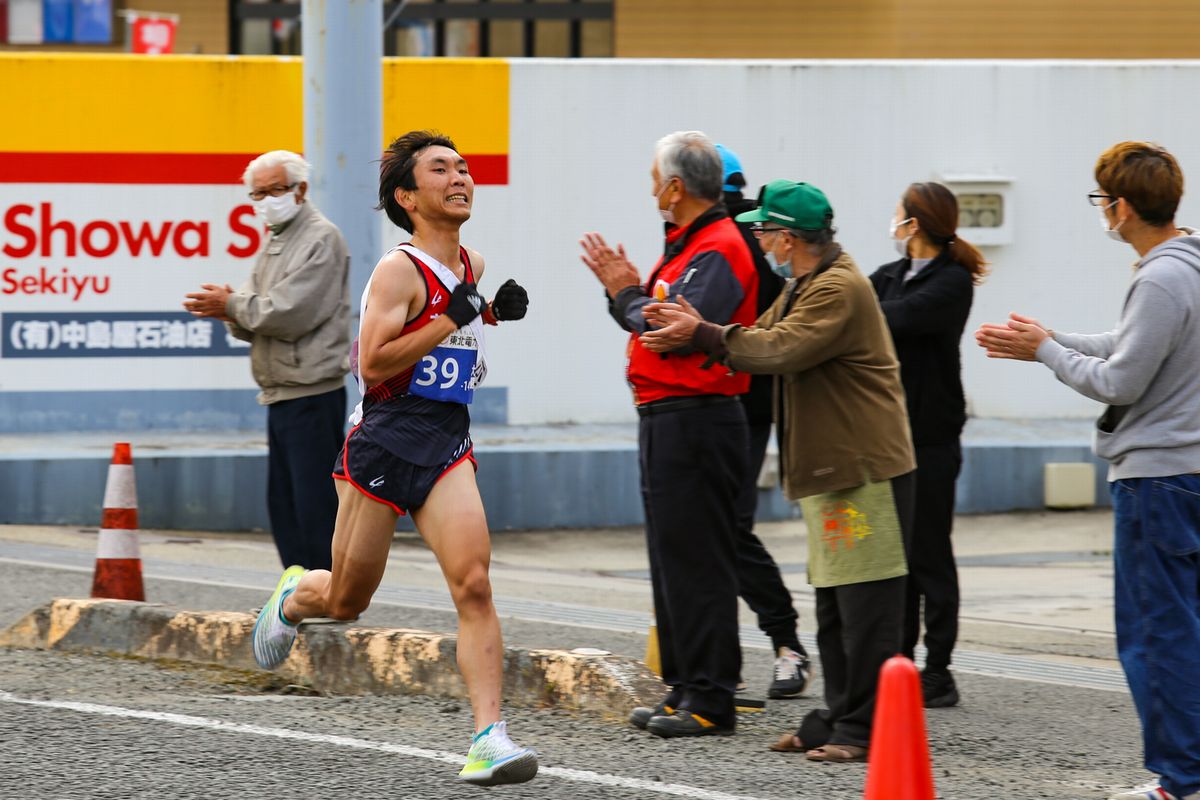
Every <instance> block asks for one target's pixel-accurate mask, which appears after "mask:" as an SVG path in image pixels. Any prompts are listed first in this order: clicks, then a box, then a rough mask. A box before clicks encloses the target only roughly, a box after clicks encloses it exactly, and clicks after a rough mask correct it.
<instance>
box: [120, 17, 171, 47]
mask: <svg viewBox="0 0 1200 800" xmlns="http://www.w3.org/2000/svg"><path fill="white" fill-rule="evenodd" d="M129 36H130V40H129V41H130V47H129V49H130V51H131V52H134V53H145V54H147V55H159V54H160V53H170V52H171V51H172V50H173V49H174V48H175V20H173V19H165V18H157V19H156V18H153V17H131V18H130V20H129Z"/></svg>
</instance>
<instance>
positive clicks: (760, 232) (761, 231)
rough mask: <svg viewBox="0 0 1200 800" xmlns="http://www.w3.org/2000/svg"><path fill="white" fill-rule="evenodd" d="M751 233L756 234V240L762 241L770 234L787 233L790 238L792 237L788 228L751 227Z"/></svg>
mask: <svg viewBox="0 0 1200 800" xmlns="http://www.w3.org/2000/svg"><path fill="white" fill-rule="evenodd" d="M750 232H751V233H753V234H754V238H755V239H761V238H762V237H764V236H766V235H767V234H768V233H786V234H787V235H788V236H791V235H792V232H791V231H789V230H788V229H787V228H764V227H763V226H762V225H751V226H750Z"/></svg>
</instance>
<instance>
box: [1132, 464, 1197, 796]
mask: <svg viewBox="0 0 1200 800" xmlns="http://www.w3.org/2000/svg"><path fill="white" fill-rule="evenodd" d="M1110 488H1111V492H1112V498H1113V515H1114V528H1115V542H1114V548H1113V561H1114V567H1115V569H1114V577H1115V580H1116V591H1115V597H1114V601H1115V606H1116V623H1117V653H1118V655H1119V656H1120V658H1121V666H1122V667H1124V669H1125V677H1126V679H1127V680H1128V681H1129V689H1130V692H1131V693H1132V694H1133V702H1134V706H1135V707H1136V708H1137V713H1138V718H1139V720H1140V721H1141V723H1142V739H1143V747H1144V748H1145V764H1146V769H1148V770H1150V771H1151V772H1154V773H1156V774H1158V775H1160V776H1161V779H1160V783H1161V785H1162V787H1163V789H1165V790H1166V791H1168V792H1170V793H1171V794H1172V795H1174V796H1175V797H1190V796H1191V795H1192V794H1193V793H1194V792H1200V683H1198V682H1197V681H1196V665H1197V664H1200V474H1187V475H1174V476H1169V477H1161V478H1125V479H1122V480H1118V481H1114V482H1113V483H1111V484H1110Z"/></svg>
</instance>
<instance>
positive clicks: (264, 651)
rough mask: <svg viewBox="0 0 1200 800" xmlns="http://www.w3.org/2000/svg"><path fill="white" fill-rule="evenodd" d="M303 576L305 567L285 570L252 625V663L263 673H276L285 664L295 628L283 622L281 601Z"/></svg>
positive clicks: (293, 639) (294, 634) (294, 636)
mask: <svg viewBox="0 0 1200 800" xmlns="http://www.w3.org/2000/svg"><path fill="white" fill-rule="evenodd" d="M305 572H307V570H306V569H304V567H288V568H287V569H286V570H284V571H283V576H282V577H280V579H279V583H278V584H277V585H276V586H275V591H274V592H273V593H272V594H271V598H270V599H269V600H267V603H266V605H264V606H263V607H262V611H260V612H258V619H257V620H255V621H254V633H253V634H252V636H253V639H254V660H255V662H256V663H257V664H258V665H259V666H260V667H262V668H263V669H275V668H276V667H278V666H279V665H280V664H282V663H283V662H284V661H286V660H287V657H288V653H290V652H291V650H292V643H293V642H295V641H296V626H295V625H293V624H292V623H290V622H288V621H287V620H285V619H284V618H283V601H284V600H286V599H287V596H288V595H289V594H291V593H292V592H294V591H295V590H296V584H298V583H299V582H300V578H302V577H303V576H304V573H305Z"/></svg>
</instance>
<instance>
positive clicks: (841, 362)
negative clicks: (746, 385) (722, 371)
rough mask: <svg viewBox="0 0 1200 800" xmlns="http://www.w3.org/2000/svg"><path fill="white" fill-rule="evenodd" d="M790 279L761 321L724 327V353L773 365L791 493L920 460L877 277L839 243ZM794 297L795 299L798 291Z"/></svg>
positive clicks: (888, 472)
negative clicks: (807, 271)
mask: <svg viewBox="0 0 1200 800" xmlns="http://www.w3.org/2000/svg"><path fill="white" fill-rule="evenodd" d="M796 287H797V281H796V280H794V279H793V280H791V281H789V282H788V283H787V285H786V286H784V288H783V291H782V292H781V293H780V295H779V298H778V299H777V300H776V301H775V303H774V304H773V305H772V306H771V307H770V308H768V309H767V310H766V311H765V312H763V315H762V316H761V317H759V318H758V322H757V323H755V327H753V328H743V327H740V326H736V325H733V326H729V327H727V328H726V329H725V340H724V341H725V346H726V347H727V348H728V351H729V352H728V356H727V357H726V359H725V361H726V363H728V364H729V366H731V367H733V368H734V369H737V370H741V371H744V372H750V373H771V374H774V375H776V376H777V377H776V379H775V423H776V425H778V426H779V429H780V431H781V433H780V442H781V450H782V451H781V453H780V473H781V474H782V476H783V491H784V494H785V495H787V497H788V498H789V499H792V500H796V499H799V498H801V497H808V496H810V495H814V494H819V493H821V492H832V491H837V490H839V489H848V488H851V487H854V486H859V485H861V484H863V483H865V482H867V481H882V480H887V479H890V478H894V477H896V476H898V475H903V474H904V473H906V472H910V471H912V470H913V469H915V467H916V463H915V461H914V459H913V446H912V437H911V434H910V433H909V426H908V412H907V410H906V409H905V406H904V389H903V387H902V386H901V384H900V365H899V362H898V361H897V360H896V351H895V348H894V347H893V346H892V337H891V334H890V333H889V332H888V327H887V322H886V321H885V320H884V317H883V313H882V312H881V311H880V310H879V301H878V300H876V298H875V290H874V289H872V288H871V284H870V282H869V281H868V280H867V279H866V278H865V277H864V276H863V274H862V273H861V272H859V271H858V267H857V266H856V265H855V263H854V260H853V259H851V258H850V256H848V255H846V254H844V253H842V252H841V251H840V249H839V250H838V251H836V252H834V253H831V254H830V257H828V258H827V259H826V260H825V261H823V262H822V264H821V265H820V266H818V267H817V269H816V270H814V272H813V274H812V275H811V276H810V277H809V278H808V279H807V281H806V282H804V283H802V284H800V286H799V290H798V291H797V290H796ZM793 298H794V299H793Z"/></svg>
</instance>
